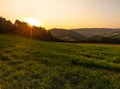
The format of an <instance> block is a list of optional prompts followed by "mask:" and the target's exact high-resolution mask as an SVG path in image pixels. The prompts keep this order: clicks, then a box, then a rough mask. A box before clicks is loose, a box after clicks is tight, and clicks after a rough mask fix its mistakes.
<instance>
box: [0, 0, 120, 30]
mask: <svg viewBox="0 0 120 89" xmlns="http://www.w3.org/2000/svg"><path fill="white" fill-rule="evenodd" d="M0 15H1V16H3V17H5V18H6V19H10V20H11V21H12V22H14V21H15V20H16V19H19V20H21V21H24V19H25V18H28V17H33V18H36V19H38V20H39V21H40V23H41V26H43V27H45V28H47V29H50V28H68V29H69V28H70V29H71V28H87V27H88V28H89V27H90V28H94V27H98V28H101V27H104V28H120V0H0Z"/></svg>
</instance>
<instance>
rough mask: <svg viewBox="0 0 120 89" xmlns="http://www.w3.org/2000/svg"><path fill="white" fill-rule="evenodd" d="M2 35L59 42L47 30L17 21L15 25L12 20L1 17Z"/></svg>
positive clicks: (0, 28)
mask: <svg viewBox="0 0 120 89" xmlns="http://www.w3.org/2000/svg"><path fill="white" fill-rule="evenodd" d="M0 33H12V34H18V35H22V36H26V37H30V38H33V39H38V40H45V41H59V40H58V39H56V38H54V37H53V36H52V35H51V34H50V33H49V32H48V31H47V30H46V29H45V28H43V27H36V26H30V25H29V24H28V23H26V22H21V21H19V20H16V21H15V23H14V24H12V22H11V21H10V20H6V19H5V18H2V17H0Z"/></svg>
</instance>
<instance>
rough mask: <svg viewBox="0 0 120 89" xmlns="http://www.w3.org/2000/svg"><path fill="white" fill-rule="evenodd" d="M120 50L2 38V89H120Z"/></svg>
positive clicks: (0, 68)
mask: <svg viewBox="0 0 120 89" xmlns="http://www.w3.org/2000/svg"><path fill="white" fill-rule="evenodd" d="M119 71H120V46H119V45H106V44H70V43H57V42H56V43H53V42H42V41H37V40H32V39H28V38H23V37H20V36H16V35H5V34H0V89H120V72H119Z"/></svg>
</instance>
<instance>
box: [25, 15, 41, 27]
mask: <svg viewBox="0 0 120 89" xmlns="http://www.w3.org/2000/svg"><path fill="white" fill-rule="evenodd" d="M24 21H25V22H27V23H28V24H30V25H32V26H40V22H39V21H38V20H37V19H35V18H32V17H28V18H25V20H24Z"/></svg>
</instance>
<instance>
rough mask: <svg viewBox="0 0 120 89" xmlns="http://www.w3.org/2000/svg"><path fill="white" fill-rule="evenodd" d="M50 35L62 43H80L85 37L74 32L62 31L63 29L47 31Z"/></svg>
mask: <svg viewBox="0 0 120 89" xmlns="http://www.w3.org/2000/svg"><path fill="white" fill-rule="evenodd" d="M49 31H50V33H51V35H53V36H54V37H56V38H58V39H61V40H63V41H81V40H84V39H85V37H84V36H82V35H80V34H78V33H76V32H74V31H71V30H64V29H58V28H55V29H51V30H49Z"/></svg>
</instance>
